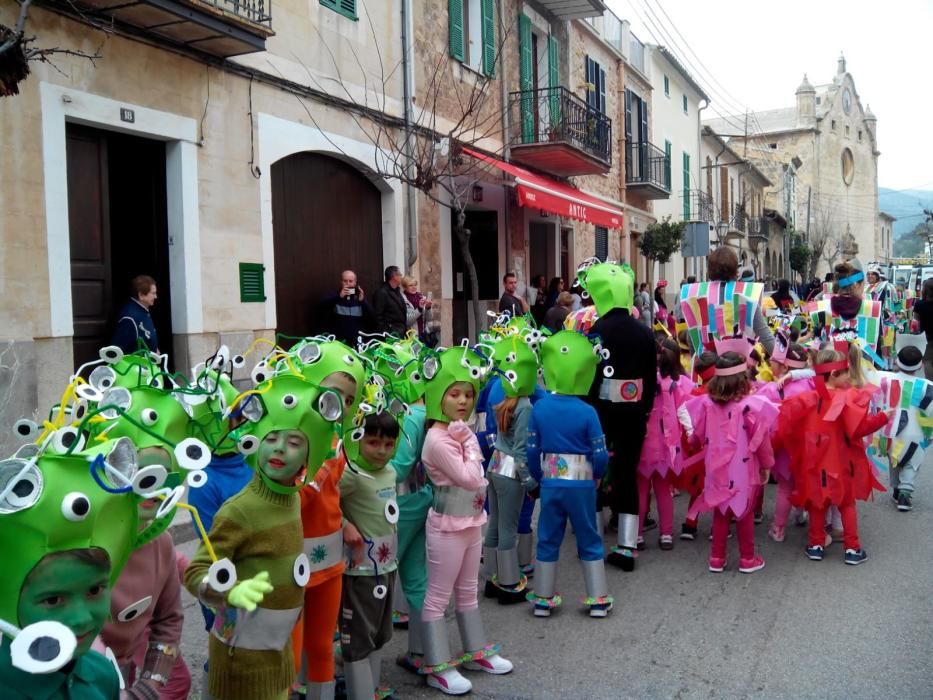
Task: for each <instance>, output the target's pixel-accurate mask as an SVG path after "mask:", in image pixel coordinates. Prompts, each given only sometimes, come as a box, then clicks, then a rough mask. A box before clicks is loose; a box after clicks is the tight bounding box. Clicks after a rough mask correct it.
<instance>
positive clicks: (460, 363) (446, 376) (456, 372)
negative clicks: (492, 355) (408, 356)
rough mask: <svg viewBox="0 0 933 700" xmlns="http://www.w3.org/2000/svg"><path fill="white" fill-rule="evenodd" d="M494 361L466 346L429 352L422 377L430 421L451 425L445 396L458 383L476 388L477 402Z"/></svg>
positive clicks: (426, 411) (424, 360)
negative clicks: (444, 405)
mask: <svg viewBox="0 0 933 700" xmlns="http://www.w3.org/2000/svg"><path fill="white" fill-rule="evenodd" d="M491 368H492V364H491V361H490V360H489V359H487V358H486V357H485V356H483V355H481V354H480V353H479V352H477V351H476V350H475V349H473V348H471V347H468V346H466V345H458V346H456V347H452V348H447V349H445V350H442V351H441V352H439V353H438V352H434V351H431V352H430V353H425V355H424V357H423V358H422V361H421V376H423V377H424V378H425V381H426V387H425V392H424V403H425V415H426V417H427V419H428V420H437V421H442V422H444V423H448V422H450V420H451V419H450V417H448V416H447V415H445V414H444V407H443V403H444V394H446V393H447V389H449V388H450V387H451V386H452V385H453V384H456V383H457V382H469V383H470V384H472V385H473V391H474V399H475V397H478V396H479V392H480V389H481V388H482V387H483V384H484V383H485V382H486V380H487V378H488V375H489V371H490V370H491Z"/></svg>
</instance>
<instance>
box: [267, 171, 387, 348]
mask: <svg viewBox="0 0 933 700" xmlns="http://www.w3.org/2000/svg"><path fill="white" fill-rule="evenodd" d="M272 228H273V237H274V250H275V296H276V305H275V308H276V319H277V321H276V326H277V331H278V332H279V333H280V334H283V335H286V336H291V337H304V336H307V335H311V334H313V333H318V332H324V331H326V330H327V329H326V328H325V327H324V325H325V324H324V320H323V318H322V316H321V313H320V307H321V302H322V300H323V299H324V298H326V297H327V296H329V295H332V294H336V293H337V292H338V291H339V289H340V273H341V272H342V271H343V270H346V269H350V270H353V271H354V272H356V278H357V284H358V285H359V286H360V287H362V289H363V291H364V293H365V295H366V298H367V299H369V300H372V297H373V294H374V293H375V291H376V289H377V288H378V287H379V285H380V284H382V282H383V270H384V266H383V258H382V195H381V194H380V192H379V190H378V189H377V188H376V186H375V185H373V184H372V183H371V182H370V181H369V180H368V179H366V177H364V176H363V175H362V174H361V173H360V172H359V171H358V170H356V169H355V168H353V167H352V166H350V165H348V164H347V163H344V162H343V161H340V160H337V159H336V158H330V157H328V156H324V155H320V154H317V153H296V154H294V155H291V156H288V157H287V158H283V159H282V160H280V161H278V162H277V163H275V164H274V165H273V166H272Z"/></svg>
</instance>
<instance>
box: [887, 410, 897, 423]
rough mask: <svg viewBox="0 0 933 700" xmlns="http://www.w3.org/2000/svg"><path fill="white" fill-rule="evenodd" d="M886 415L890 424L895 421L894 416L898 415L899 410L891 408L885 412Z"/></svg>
mask: <svg viewBox="0 0 933 700" xmlns="http://www.w3.org/2000/svg"><path fill="white" fill-rule="evenodd" d="M884 415H886V416H887V417H888V423H890V422H891V421H892V420H894V416H896V415H897V409H896V408H889V409H888V410H887V411H885V412H884Z"/></svg>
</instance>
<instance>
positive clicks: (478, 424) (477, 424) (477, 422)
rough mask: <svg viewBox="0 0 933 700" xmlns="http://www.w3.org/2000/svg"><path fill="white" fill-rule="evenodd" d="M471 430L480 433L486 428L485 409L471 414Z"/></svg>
mask: <svg viewBox="0 0 933 700" xmlns="http://www.w3.org/2000/svg"><path fill="white" fill-rule="evenodd" d="M473 416H474V417H473V432H474V433H481V432H485V430H486V411H481V412H477V413H475V414H473Z"/></svg>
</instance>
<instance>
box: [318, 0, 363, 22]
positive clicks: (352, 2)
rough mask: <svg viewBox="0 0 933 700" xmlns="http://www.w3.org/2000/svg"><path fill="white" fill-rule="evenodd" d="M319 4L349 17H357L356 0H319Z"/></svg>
mask: <svg viewBox="0 0 933 700" xmlns="http://www.w3.org/2000/svg"><path fill="white" fill-rule="evenodd" d="M321 4H322V5H323V6H324V7H327V8H329V9H331V10H333V11H334V12H336V13H337V14H341V15H343V16H344V17H347V18H349V19H353V20H356V19H359V16H358V15H357V14H356V0H321Z"/></svg>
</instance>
